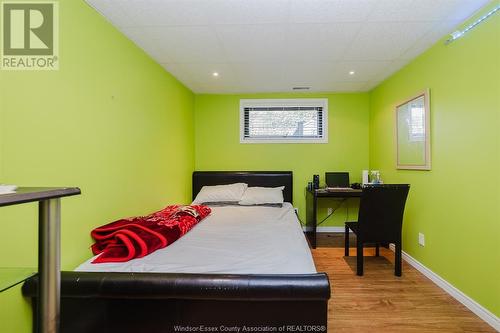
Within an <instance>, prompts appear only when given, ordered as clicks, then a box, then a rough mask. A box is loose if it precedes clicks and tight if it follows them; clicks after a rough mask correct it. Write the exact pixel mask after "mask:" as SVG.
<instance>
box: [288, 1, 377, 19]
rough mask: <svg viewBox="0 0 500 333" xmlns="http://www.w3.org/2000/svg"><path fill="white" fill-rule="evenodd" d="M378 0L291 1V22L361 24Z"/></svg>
mask: <svg viewBox="0 0 500 333" xmlns="http://www.w3.org/2000/svg"><path fill="white" fill-rule="evenodd" d="M376 2H377V0H349V1H346V0H307V1H304V0H291V9H290V22H292V23H327V22H361V21H364V20H365V19H366V17H367V16H368V14H369V13H370V11H371V9H372V7H373V5H374V4H375V3H376Z"/></svg>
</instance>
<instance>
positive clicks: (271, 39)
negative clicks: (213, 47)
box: [216, 25, 286, 62]
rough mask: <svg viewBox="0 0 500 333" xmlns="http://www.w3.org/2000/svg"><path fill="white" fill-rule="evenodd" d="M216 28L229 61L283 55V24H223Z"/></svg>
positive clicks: (258, 60) (260, 60)
mask: <svg viewBox="0 0 500 333" xmlns="http://www.w3.org/2000/svg"><path fill="white" fill-rule="evenodd" d="M216 30H217V35H218V37H219V39H220V41H221V43H222V45H223V47H224V51H225V53H226V55H227V58H228V60H229V61H230V62H250V61H256V62H263V61H272V60H279V59H281V58H282V57H283V50H284V49H285V31H286V26H285V25H225V26H217V28H216Z"/></svg>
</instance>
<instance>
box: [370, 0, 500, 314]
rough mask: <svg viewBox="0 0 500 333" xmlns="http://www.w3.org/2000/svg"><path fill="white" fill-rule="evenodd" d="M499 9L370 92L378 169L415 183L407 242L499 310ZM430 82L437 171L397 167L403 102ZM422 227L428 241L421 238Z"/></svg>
mask: <svg viewBox="0 0 500 333" xmlns="http://www.w3.org/2000/svg"><path fill="white" fill-rule="evenodd" d="M495 3H498V2H495ZM499 35H500V15H495V16H494V17H492V18H491V19H490V20H489V21H487V22H485V23H483V24H481V25H480V26H478V27H477V28H476V29H474V30H472V31H470V32H469V33H468V34H467V35H465V36H464V37H463V38H461V39H459V40H457V41H455V42H454V43H452V44H450V45H448V46H445V45H444V44H443V43H442V42H439V43H437V44H436V45H435V46H433V47H432V48H431V49H430V50H428V51H427V52H425V53H424V54H423V55H421V56H420V57H418V58H417V59H416V60H414V61H413V62H411V63H410V64H409V65H407V66H406V67H405V68H403V69H402V70H401V71H399V72H398V73H396V74H395V75H394V76H392V77H391V78H389V79H388V80H387V81H385V82H384V83H383V84H381V85H380V86H379V87H377V88H376V89H374V90H373V91H372V92H371V94H370V109H371V111H370V167H371V168H374V169H380V170H381V173H382V177H383V179H384V180H385V181H386V182H401V183H410V184H411V186H412V187H411V190H410V196H409V199H408V204H407V208H406V213H405V222H404V243H403V244H404V245H403V248H404V250H405V251H406V252H408V253H409V254H410V255H411V256H413V257H414V258H416V259H417V260H418V261H420V262H421V263H423V264H424V265H425V266H427V267H428V268H430V269H431V270H432V271H434V272H435V273H437V274H439V275H440V276H441V277H443V278H444V279H445V280H447V281H448V282H450V283H452V284H453V285H454V286H455V287H457V288H459V289H460V290H461V291H463V292H464V293H465V294H467V295H468V296H470V297H472V298H473V299H474V300H476V301H477V302H479V303H480V304H481V305H483V306H485V307H486V308H487V309H489V310H490V311H491V312H493V313H494V314H495V315H497V316H499V315H500V283H499V281H500V270H499V263H500V248H499V244H500V223H499V216H500V211H499V203H500V195H499V188H500V186H499V185H500V173H499V172H500V150H499V147H500V136H499V128H500V122H499V116H500V39H499V37H500V36H499ZM425 88H429V89H430V95H431V97H430V102H431V105H430V107H431V135H432V140H431V144H432V170H431V171H408V170H396V169H395V163H396V161H395V146H394V144H395V143H394V137H393V135H394V134H393V133H394V132H393V130H394V107H395V105H397V103H398V102H400V101H402V100H404V99H405V98H407V97H410V96H412V95H414V94H415V93H418V92H419V91H422V90H423V89H425ZM418 232H423V233H424V234H425V238H426V245H425V247H421V246H419V245H418Z"/></svg>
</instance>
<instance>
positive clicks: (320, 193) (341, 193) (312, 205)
mask: <svg viewBox="0 0 500 333" xmlns="http://www.w3.org/2000/svg"><path fill="white" fill-rule="evenodd" d="M361 193H363V190H329V191H326V190H325V189H317V190H311V191H309V190H306V228H307V231H306V235H307V238H308V239H309V242H310V243H311V246H312V248H313V249H315V248H316V227H317V223H318V221H317V215H316V212H317V208H318V199H320V198H359V197H361Z"/></svg>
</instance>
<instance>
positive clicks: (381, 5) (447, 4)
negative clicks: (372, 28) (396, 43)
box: [367, 0, 457, 22]
mask: <svg viewBox="0 0 500 333" xmlns="http://www.w3.org/2000/svg"><path fill="white" fill-rule="evenodd" d="M456 3H457V0H379V1H377V4H376V5H375V6H374V8H373V10H372V12H371V13H370V15H368V18H367V20H368V21H382V22H415V21H437V20H443V19H445V18H446V17H447V16H449V15H450V10H452V9H453V8H455V5H456Z"/></svg>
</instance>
